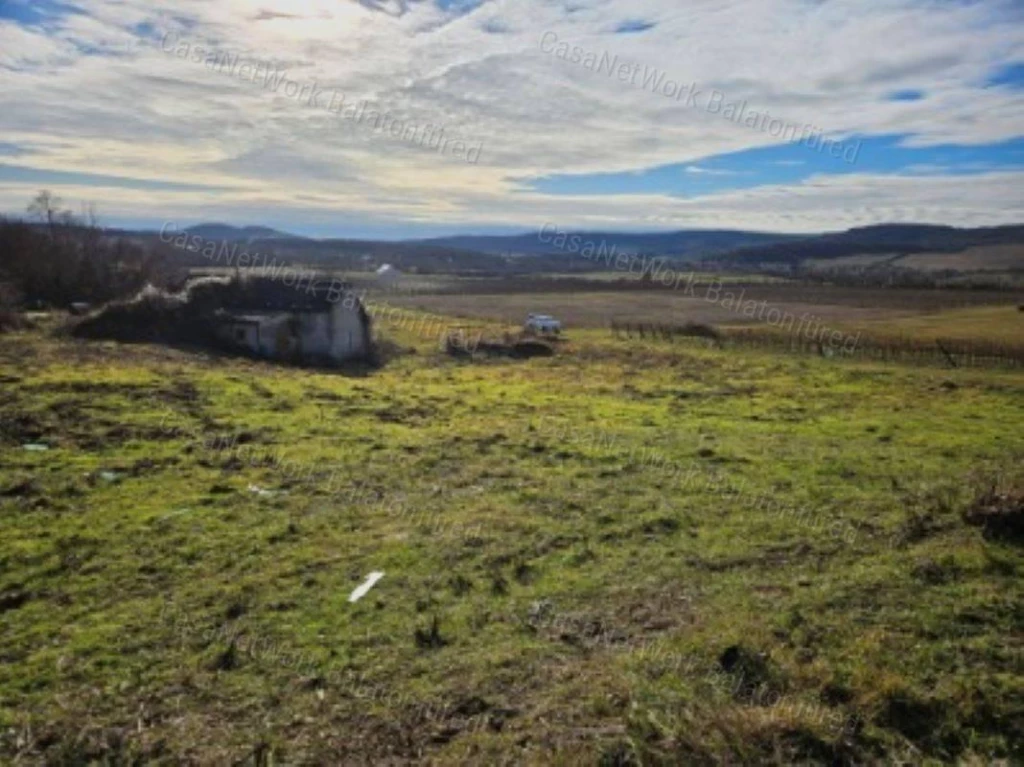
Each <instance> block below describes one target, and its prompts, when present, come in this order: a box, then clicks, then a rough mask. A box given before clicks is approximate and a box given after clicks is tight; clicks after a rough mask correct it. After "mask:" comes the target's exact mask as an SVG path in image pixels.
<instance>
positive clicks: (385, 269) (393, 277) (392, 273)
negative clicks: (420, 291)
mask: <svg viewBox="0 0 1024 767" xmlns="http://www.w3.org/2000/svg"><path fill="white" fill-rule="evenodd" d="M401 279H402V273H401V272H400V271H398V270H397V269H396V268H395V267H393V266H392V265H391V264H384V266H382V267H381V268H380V269H378V270H377V284H378V285H380V286H382V287H385V288H393V287H395V286H396V285H397V284H398V282H399V280H401Z"/></svg>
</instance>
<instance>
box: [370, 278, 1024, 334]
mask: <svg viewBox="0 0 1024 767" xmlns="http://www.w3.org/2000/svg"><path fill="white" fill-rule="evenodd" d="M463 287H464V288H465V287H467V285H466V284H465V283H463ZM740 291H744V292H743V294H742V299H740V298H739V296H740ZM693 293H694V295H693V296H687V295H684V292H683V291H682V290H679V291H668V290H643V291H629V290H608V291H601V292H598V291H588V292H575V293H569V292H565V293H561V292H554V291H552V292H545V291H543V290H541V291H531V292H521V293H510V294H500V295H499V294H492V293H488V294H475V293H460V294H449V295H391V296H388V297H387V299H386V300H387V302H388V303H392V304H395V305H397V306H403V307H406V308H415V309H420V310H423V311H428V312H434V313H439V314H446V315H450V316H459V317H466V318H472V319H487V320H497V321H502V322H506V323H510V324H514V325H518V324H521V323H522V321H523V320H524V319H525V317H526V315H527V314H529V313H530V312H536V313H547V314H553V315H555V316H556V317H558V318H559V319H560V320H562V321H563V322H564V323H565V324H566V325H568V326H569V327H572V326H576V327H607V326H608V325H609V324H610V323H611V322H612V321H617V322H653V323H666V324H680V323H686V322H702V323H708V324H712V325H750V324H757V323H758V320H757V319H751V318H750V317H748V316H745V315H744V313H743V311H742V309H740V308H737V306H738V305H739V302H740V301H742V302H743V303H744V304H745V303H746V302H749V301H756V302H758V303H760V302H762V301H767V302H768V303H767V306H768V309H777V310H778V311H779V312H781V313H783V314H791V315H793V316H794V317H796V318H798V321H799V318H800V317H802V316H803V315H804V314H808V315H813V317H814V318H815V319H818V320H821V321H823V322H826V323H836V324H841V325H861V324H863V323H867V322H872V323H877V322H878V321H883V322H884V321H893V320H898V319H902V318H909V317H915V316H920V315H926V314H934V313H937V312H943V311H950V310H959V309H968V308H971V307H979V306H992V305H996V306H998V305H1003V306H1005V305H1013V304H1015V303H1017V302H1019V301H1020V300H1022V297H1021V296H1019V295H1015V294H1013V293H1007V292H997V291H971V292H967V291H937V290H878V289H868V288H863V289H862V288H837V287H831V286H814V285H798V284H751V285H745V286H743V285H735V286H727V287H725V288H723V289H722V290H721V292H720V293H719V301H718V302H715V301H714V300H710V299H709V298H707V296H708V295H709V294H708V286H707V285H705V286H700V287H696V288H695V289H694V290H693ZM730 293H731V294H732V295H733V296H734V299H733V301H732V302H731V304H730V303H727V302H726V299H727V297H728V295H729V294H730ZM711 296H712V298H713V296H714V293H713V292H712V294H711Z"/></svg>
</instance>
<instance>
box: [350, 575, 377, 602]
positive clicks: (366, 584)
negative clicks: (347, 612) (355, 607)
mask: <svg viewBox="0 0 1024 767" xmlns="http://www.w3.org/2000/svg"><path fill="white" fill-rule="evenodd" d="M383 577H384V573H377V572H374V573H370V574H369V575H368V576H367V578H366V580H365V581H363V583H362V585H360V586H359V588H357V589H356V590H355V591H353V592H352V593H351V594H350V595H349V598H348V601H349V602H358V601H359V600H360V599H362V598H363V597H365V596H366V595H367V593H369V591H370V589H372V588H373V586H374V584H375V583H377V581H379V580H380V579H381V578H383Z"/></svg>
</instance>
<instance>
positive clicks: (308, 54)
mask: <svg viewBox="0 0 1024 767" xmlns="http://www.w3.org/2000/svg"><path fill="white" fill-rule="evenodd" d="M156 6H158V7H156ZM43 188H46V189H50V190H51V191H53V192H54V193H55V194H57V195H58V196H59V197H60V198H61V199H62V200H63V201H64V203H65V205H67V206H68V207H70V208H72V209H73V210H79V209H84V206H86V205H90V204H91V205H95V207H96V210H97V211H98V214H99V217H100V221H101V223H103V224H106V225H110V226H127V227H139V228H158V227H160V226H163V225H165V224H173V225H175V226H187V225H190V224H194V223H198V222H203V221H223V222H227V223H233V224H238V225H244V224H258V225H268V226H275V227H278V228H281V229H284V230H287V231H291V232H296V233H300V234H308V235H311V236H339V237H340V236H348V237H376V238H404V237H422V236H441V235H445V234H451V233H456V232H458V233H473V232H475V233H485V232H493V233H500V232H522V231H529V230H531V229H536V228H538V227H540V226H542V225H543V224H550V225H555V226H558V227H561V228H565V229H570V228H572V229H602V230H612V229H619V230H630V231H637V230H651V231H653V230H666V229H694V228H696V229H711V228H731V229H753V230H762V231H782V232H815V231H834V230H839V229H846V228H849V227H855V226H865V225H870V224H876V223H883V222H919V223H935V224H947V225H954V226H991V225H998V224H1009V223H1021V222H1024V3H1021V2H1020V0H981V1H980V2H974V1H972V0H686V1H685V2H681V0H597V1H593V0H166V2H161V3H159V4H157V3H151V2H148V1H143V0H59V1H58V0H0V212H2V213H5V214H9V215H21V214H22V213H24V211H25V208H26V205H27V203H28V201H29V200H30V199H31V198H32V197H33V195H34V194H36V193H37V192H38V191H39V190H40V189H43Z"/></svg>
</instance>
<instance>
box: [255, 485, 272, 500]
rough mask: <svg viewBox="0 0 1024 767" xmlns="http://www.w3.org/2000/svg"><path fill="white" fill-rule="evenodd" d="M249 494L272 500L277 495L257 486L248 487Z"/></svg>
mask: <svg viewBox="0 0 1024 767" xmlns="http://www.w3.org/2000/svg"><path fill="white" fill-rule="evenodd" d="M249 492H250V493H255V494H256V495H258V496H259V497H260V498H272V497H273V496H275V495H277V493H275V492H274V491H273V490H265V489H264V488H262V487H259V486H258V485H249Z"/></svg>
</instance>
